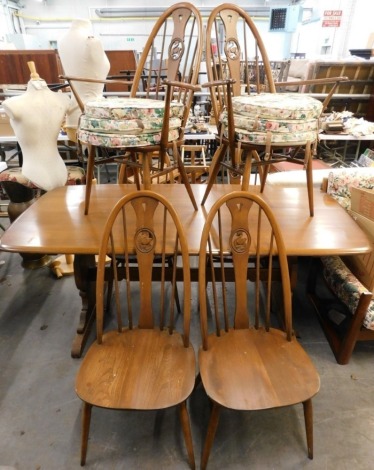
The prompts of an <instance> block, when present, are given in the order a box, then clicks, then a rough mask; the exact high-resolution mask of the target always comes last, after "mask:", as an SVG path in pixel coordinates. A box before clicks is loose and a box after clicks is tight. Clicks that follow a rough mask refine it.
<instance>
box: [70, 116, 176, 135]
mask: <svg viewBox="0 0 374 470" xmlns="http://www.w3.org/2000/svg"><path fill="white" fill-rule="evenodd" d="M163 122H164V120H163V118H153V119H144V120H141V119H101V118H93V117H89V116H85V115H83V116H82V117H81V120H80V123H79V128H80V129H82V130H86V131H89V132H104V133H106V134H126V135H138V134H143V133H144V134H147V133H150V132H161V129H162V124H163ZM181 125H182V121H181V119H180V118H178V117H172V118H170V121H169V127H170V129H178V128H179V127H181Z"/></svg>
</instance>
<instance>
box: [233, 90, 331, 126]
mask: <svg viewBox="0 0 374 470" xmlns="http://www.w3.org/2000/svg"><path fill="white" fill-rule="evenodd" d="M232 107H233V112H234V114H239V115H243V116H260V117H261V118H263V119H270V120H272V119H281V120H302V121H305V120H310V119H318V118H319V116H320V114H321V112H322V103H321V102H320V101H318V100H316V99H315V98H312V97H310V96H308V95H303V94H298V93H260V94H253V95H245V96H234V97H233V99H232Z"/></svg>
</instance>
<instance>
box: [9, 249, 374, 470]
mask: <svg viewBox="0 0 374 470" xmlns="http://www.w3.org/2000/svg"><path fill="white" fill-rule="evenodd" d="M306 261H307V260H301V261H300V266H301V269H300V276H299V284H298V288H297V292H296V293H295V295H294V326H295V328H296V330H297V333H298V335H299V336H300V341H301V343H302V344H303V346H304V347H305V349H306V350H307V351H308V352H309V354H310V355H311V357H312V358H313V360H314V362H315V364H316V366H317V369H318V371H319V373H320V376H321V390H320V392H319V394H318V395H317V396H316V397H315V399H314V460H313V461H310V460H308V458H307V452H306V443H305V432H304V422H303V414H302V407H301V405H300V406H296V407H291V408H285V409H278V410H269V411H262V412H254V413H238V412H232V411H225V412H223V413H222V416H221V420H220V423H219V428H218V431H217V435H216V439H215V442H214V447H213V450H212V453H211V457H210V461H209V468H210V469H232V470H235V469H246V468H251V469H277V470H281V469H287V470H289V469H295V470H296V469H303V468H306V469H318V470H322V469H340V470H342V469H350V470H351V469H355V470H356V469H362V470H366V469H372V468H374V462H373V455H374V453H373V448H374V405H373V396H374V360H373V359H374V345H371V344H369V343H366V344H360V345H358V346H357V347H356V350H355V351H354V354H353V357H352V359H351V361H350V364H349V365H346V366H339V365H338V364H337V363H336V362H335V359H334V356H333V354H332V352H331V350H330V348H329V346H328V344H327V342H326V340H325V338H324V336H323V334H322V332H321V329H320V327H319V325H318V323H317V320H316V318H315V316H314V314H313V311H312V309H311V306H310V304H309V303H308V300H307V299H306V297H305V271H306V269H305V266H307V263H306ZM0 263H1V264H0V302H1V309H0V469H1V470H3V469H5V468H8V467H10V468H12V469H19V470H50V469H52V470H60V469H61V470H62V469H64V470H65V469H74V468H79V453H80V418H81V402H80V400H79V399H78V398H77V397H76V395H75V392H74V378H75V374H76V371H77V369H78V367H79V364H80V362H81V361H80V360H79V359H72V358H71V357H70V347H71V342H72V339H73V336H74V332H75V328H76V325H77V323H78V318H77V312H78V311H79V309H80V298H79V295H78V292H77V291H76V289H75V286H74V280H73V278H72V277H65V278H62V279H59V280H57V279H56V278H55V277H54V275H53V274H52V273H51V271H50V270H49V268H48V267H45V268H40V269H37V270H33V271H31V270H24V269H23V268H22V267H21V258H20V256H19V255H18V254H8V253H1V252H0ZM196 297H197V296H196V295H193V302H194V304H193V306H194V311H195V312H196V313H195V315H194V319H193V329H194V331H195V334H194V342H195V343H197V342H198V340H197V338H198V337H199V336H198V334H197V330H198V318H197V304H196ZM196 349H197V348H196ZM189 407H190V414H191V421H192V426H193V438H194V446H195V457H196V463H197V468H199V465H198V463H199V457H200V452H201V445H202V441H203V438H204V434H205V429H206V425H207V420H208V414H209V403H208V401H207V398H206V396H205V395H204V391H203V390H202V389H201V388H198V389H197V390H196V391H195V392H194V393H193V395H192V397H191V399H190V403H189ZM86 468H91V469H105V470H107V469H125V468H126V469H135V468H142V469H187V468H189V467H188V463H187V457H186V452H185V448H184V444H183V440H182V438H181V432H180V426H179V420H178V416H177V414H176V412H175V411H174V410H171V411H167V412H164V413H153V412H150V413H149V412H148V413H141V412H118V411H108V410H101V409H94V412H93V419H92V424H91V433H90V440H89V448H88V458H87V464H86Z"/></svg>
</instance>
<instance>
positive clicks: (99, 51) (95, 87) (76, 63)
mask: <svg viewBox="0 0 374 470" xmlns="http://www.w3.org/2000/svg"><path fill="white" fill-rule="evenodd" d="M57 49H58V54H59V56H60V59H61V64H62V68H63V69H64V74H65V75H69V76H73V77H86V78H92V79H97V80H104V79H106V77H107V75H108V73H109V69H110V63H109V60H108V57H107V55H106V54H105V51H104V48H103V46H102V43H101V41H100V39H98V38H96V37H94V36H93V32H92V24H91V22H90V21H89V20H85V19H76V20H74V21H73V22H72V23H71V27H70V29H69V30H68V31H67V33H65V34H64V35H63V36H62V37H61V38H60V39H59V41H58V45H57ZM75 89H76V92H77V93H78V95H79V96H80V98H81V100H82V102H83V104H85V103H86V102H87V101H91V100H96V99H98V98H101V97H102V95H103V89H104V84H103V83H87V82H77V83H75ZM81 114H82V111H81V109H80V107H79V105H78V103H77V101H76V99H75V97H74V96H72V99H71V106H70V108H69V110H68V112H67V116H66V125H65V127H66V133H67V135H68V137H69V139H70V140H72V141H73V142H77V137H76V132H77V128H78V121H79V118H80V115H81Z"/></svg>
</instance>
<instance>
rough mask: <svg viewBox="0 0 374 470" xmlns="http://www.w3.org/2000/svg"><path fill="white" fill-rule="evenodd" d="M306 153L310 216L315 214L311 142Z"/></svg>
mask: <svg viewBox="0 0 374 470" xmlns="http://www.w3.org/2000/svg"><path fill="white" fill-rule="evenodd" d="M305 154H306V159H307V163H306V168H305V172H306V186H307V189H308V201H309V213H310V216H311V217H313V216H314V199H313V163H312V149H311V144H310V142H307V144H306V148H305Z"/></svg>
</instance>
